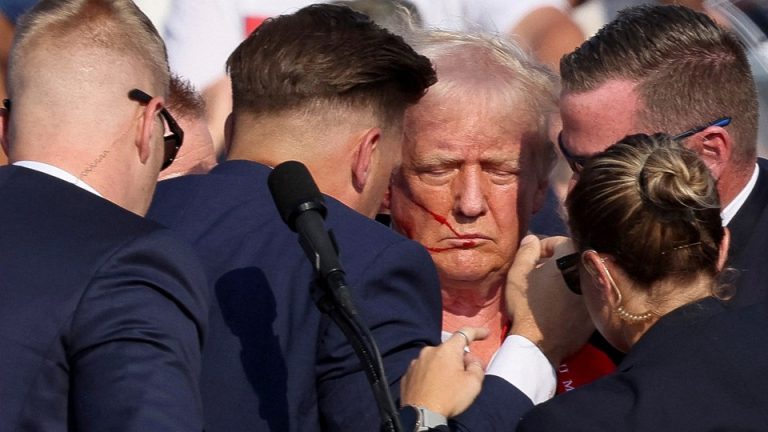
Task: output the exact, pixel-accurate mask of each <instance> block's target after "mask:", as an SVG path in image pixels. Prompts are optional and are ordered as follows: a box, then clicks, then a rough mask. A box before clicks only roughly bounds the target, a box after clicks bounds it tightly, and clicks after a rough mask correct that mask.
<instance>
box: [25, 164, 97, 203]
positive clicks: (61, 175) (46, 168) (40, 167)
mask: <svg viewBox="0 0 768 432" xmlns="http://www.w3.org/2000/svg"><path fill="white" fill-rule="evenodd" d="M13 164H14V165H17V166H20V167H24V168H29V169H31V170H35V171H39V172H41V173H44V174H48V175H51V176H54V177H56V178H58V179H61V180H64V181H65V182H67V183H72V184H73V185H75V186H77V187H79V188H81V189H84V190H87V191H88V192H90V193H92V194H94V195H96V196H99V197H100V196H101V194H100V193H98V192H96V189H94V188H92V187H91V185H89V184H88V183H86V182H84V181H82V180H80V179H79V178H77V177H75V176H73V175H72V174H70V173H68V172H66V171H64V170H63V169H61V168H58V167H55V166H53V165H50V164H47V163H43V162H36V161H18V162H14V163H13Z"/></svg>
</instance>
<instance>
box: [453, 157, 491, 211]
mask: <svg viewBox="0 0 768 432" xmlns="http://www.w3.org/2000/svg"><path fill="white" fill-rule="evenodd" d="M454 202H455V209H454V210H455V211H456V213H457V214H459V215H462V216H465V217H468V218H477V217H479V216H482V215H483V214H484V213H485V212H486V211H487V210H488V203H487V201H486V197H485V190H484V187H483V178H482V172H481V170H480V169H479V168H474V167H467V168H465V169H463V170H462V172H461V174H460V175H459V176H458V178H457V179H456V184H455V188H454Z"/></svg>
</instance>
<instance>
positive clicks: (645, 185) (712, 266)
mask: <svg viewBox="0 0 768 432" xmlns="http://www.w3.org/2000/svg"><path fill="white" fill-rule="evenodd" d="M566 207H567V208H568V215H569V225H570V229H571V234H572V235H573V238H574V241H575V242H576V244H577V246H578V247H579V249H580V250H586V249H594V250H596V251H598V252H604V253H608V254H611V255H613V256H614V257H615V259H616V261H617V262H618V264H620V265H621V267H622V268H623V269H624V270H625V271H626V273H627V274H628V275H629V276H630V277H631V278H632V279H633V280H635V281H637V282H639V283H641V284H644V285H645V286H650V285H651V284H653V283H655V282H657V281H660V280H664V279H667V278H673V279H675V280H679V281H681V282H684V281H690V280H693V279H694V278H696V277H697V276H699V275H700V274H701V273H706V274H709V275H711V276H713V277H714V276H715V275H716V274H717V273H718V268H717V263H718V257H719V249H720V243H721V242H722V239H723V233H724V230H723V227H722V222H721V219H720V199H719V197H718V194H717V188H716V185H715V180H714V179H713V178H712V176H711V174H710V171H709V169H707V167H706V165H705V164H704V163H703V162H702V161H701V160H700V159H699V157H698V156H697V154H696V153H695V152H693V151H691V150H688V149H686V148H684V147H683V146H682V145H681V144H680V143H678V142H677V141H675V140H673V139H671V138H670V137H669V136H668V135H665V134H656V135H653V136H648V135H644V134H640V135H633V136H629V137H626V138H624V139H623V140H621V141H620V142H619V143H617V144H615V145H613V146H612V147H609V148H608V149H607V150H606V151H605V152H603V153H600V154H598V155H596V156H594V157H593V158H591V159H590V161H589V162H588V163H587V164H586V165H585V166H584V169H583V171H582V172H581V176H580V178H579V181H578V183H576V185H575V186H574V188H573V190H572V191H571V193H570V194H569V195H568V199H567V200H566Z"/></svg>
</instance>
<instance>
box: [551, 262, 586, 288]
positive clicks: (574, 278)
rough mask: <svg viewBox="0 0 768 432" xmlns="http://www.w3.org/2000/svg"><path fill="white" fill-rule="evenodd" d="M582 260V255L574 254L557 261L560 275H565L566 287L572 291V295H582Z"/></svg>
mask: <svg viewBox="0 0 768 432" xmlns="http://www.w3.org/2000/svg"><path fill="white" fill-rule="evenodd" d="M580 260H581V254H579V253H578V252H574V253H572V254H568V255H565V256H562V257H560V258H558V259H556V260H555V265H556V266H557V269H558V270H560V274H562V275H563V280H565V286H567V287H568V289H569V290H571V292H572V293H574V294H577V295H581V283H580V281H579V261H580Z"/></svg>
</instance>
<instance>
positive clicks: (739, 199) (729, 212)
mask: <svg viewBox="0 0 768 432" xmlns="http://www.w3.org/2000/svg"><path fill="white" fill-rule="evenodd" d="M759 172H760V170H759V169H758V168H757V164H755V170H754V171H752V178H750V179H749V182H747V185H746V186H744V189H742V190H741V192H739V194H738V195H736V198H734V199H733V201H731V202H730V203H729V204H728V205H727V206H725V208H724V209H723V211H721V212H720V218H721V219H722V220H723V226H728V224H729V223H731V219H733V217H734V216H736V213H738V212H739V209H740V208H741V206H743V205H744V203H745V202H746V201H747V198H748V197H749V194H751V193H752V189H754V188H755V184H757V174H758V173H759Z"/></svg>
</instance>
